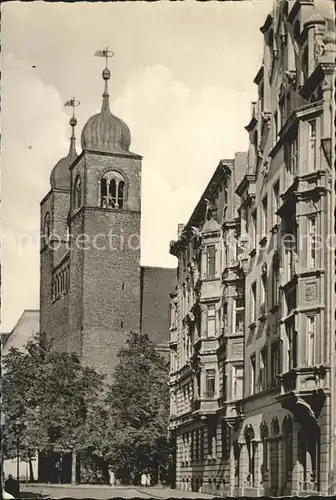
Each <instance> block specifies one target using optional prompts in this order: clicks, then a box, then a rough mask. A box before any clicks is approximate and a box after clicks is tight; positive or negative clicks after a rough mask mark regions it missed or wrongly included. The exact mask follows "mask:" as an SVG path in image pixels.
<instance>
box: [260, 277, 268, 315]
mask: <svg viewBox="0 0 336 500" xmlns="http://www.w3.org/2000/svg"><path fill="white" fill-rule="evenodd" d="M266 311H267V275H266V274H263V275H262V276H261V297H260V314H261V315H265V314H266Z"/></svg>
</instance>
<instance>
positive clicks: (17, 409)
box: [2, 337, 103, 457]
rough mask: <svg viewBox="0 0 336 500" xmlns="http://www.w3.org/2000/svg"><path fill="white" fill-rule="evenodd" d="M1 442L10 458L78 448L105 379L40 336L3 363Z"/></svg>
mask: <svg viewBox="0 0 336 500" xmlns="http://www.w3.org/2000/svg"><path fill="white" fill-rule="evenodd" d="M2 368H3V377H2V395H3V397H2V411H3V414H4V415H5V426H4V431H3V434H4V436H3V438H4V444H5V452H6V455H7V456H8V457H11V456H15V454H16V447H15V446H14V443H16V442H17V439H19V445H20V451H21V456H23V457H24V456H27V457H29V456H33V455H34V454H35V453H36V451H37V450H39V451H41V452H44V453H51V452H54V451H56V452H57V451H60V452H69V451H71V450H73V449H80V448H81V447H82V445H83V436H84V434H85V432H86V430H87V420H88V416H89V415H91V414H92V412H94V411H95V410H94V409H93V408H94V407H95V405H96V404H97V402H98V401H99V399H98V397H99V394H100V393H101V390H102V386H103V377H102V376H101V375H99V374H98V373H96V372H95V370H93V369H91V368H88V367H83V366H82V364H81V363H80V361H79V359H78V358H77V357H76V356H75V355H73V354H68V353H60V352H57V351H54V350H52V349H51V346H50V345H48V346H43V345H42V344H41V343H40V341H39V338H38V337H35V338H34V339H32V340H30V341H29V342H28V343H27V344H26V346H25V349H24V350H23V351H19V350H18V349H14V348H12V349H11V350H10V351H9V352H8V354H7V355H6V356H4V357H3V359H2Z"/></svg>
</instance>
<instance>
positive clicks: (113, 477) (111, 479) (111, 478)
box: [109, 469, 116, 487]
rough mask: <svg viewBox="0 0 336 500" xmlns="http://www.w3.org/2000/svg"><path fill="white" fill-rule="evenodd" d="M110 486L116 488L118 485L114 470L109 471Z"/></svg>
mask: <svg viewBox="0 0 336 500" xmlns="http://www.w3.org/2000/svg"><path fill="white" fill-rule="evenodd" d="M109 478H110V486H112V487H114V486H115V483H116V478H115V473H114V472H113V470H112V469H109Z"/></svg>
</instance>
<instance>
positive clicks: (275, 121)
mask: <svg viewBox="0 0 336 500" xmlns="http://www.w3.org/2000/svg"><path fill="white" fill-rule="evenodd" d="M278 133H279V124H278V112H277V111H276V112H275V113H274V117H273V145H275V144H276V143H277V141H278Z"/></svg>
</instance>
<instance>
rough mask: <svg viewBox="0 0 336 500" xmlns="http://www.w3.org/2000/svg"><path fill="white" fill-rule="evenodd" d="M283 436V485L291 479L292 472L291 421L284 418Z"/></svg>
mask: <svg viewBox="0 0 336 500" xmlns="http://www.w3.org/2000/svg"><path fill="white" fill-rule="evenodd" d="M283 436H284V448H285V449H284V459H285V460H284V462H285V463H284V475H285V483H287V482H289V481H290V480H291V478H292V471H293V421H292V419H291V418H290V417H286V418H285V420H284V423H283Z"/></svg>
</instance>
